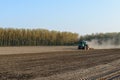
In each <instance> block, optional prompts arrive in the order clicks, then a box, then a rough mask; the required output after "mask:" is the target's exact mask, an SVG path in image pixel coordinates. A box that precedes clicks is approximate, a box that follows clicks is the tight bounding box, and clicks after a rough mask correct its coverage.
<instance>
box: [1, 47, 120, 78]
mask: <svg viewBox="0 0 120 80" xmlns="http://www.w3.org/2000/svg"><path fill="white" fill-rule="evenodd" d="M21 48H22V49H23V48H24V50H22V49H21ZM21 48H20V47H17V48H16V47H14V48H9V47H5V48H0V50H1V51H0V53H1V54H2V55H0V80H80V79H92V80H93V79H98V80H100V79H102V80H106V79H110V80H119V79H120V67H119V66H120V49H100V50H88V51H80V50H75V49H76V48H75V47H69V48H68V47H62V49H60V47H59V48H56V49H55V50H54V49H53V50H51V51H50V52H48V51H49V50H47V49H50V48H46V50H45V49H44V50H45V51H44V52H42V49H39V48H37V49H39V50H37V51H36V52H34V51H35V50H36V49H35V50H34V48H33V47H30V51H31V52H30V53H31V54H29V51H28V52H27V50H29V47H28V48H26V47H21ZM25 48H26V50H25ZM54 48H55V47H54ZM17 49H19V50H17ZM5 50H6V51H5ZM9 51H10V53H9ZM16 51H19V52H16ZM39 51H40V52H39ZM52 51H53V52H52ZM2 52H4V53H2ZM12 52H13V54H12ZM5 53H6V55H3V54H5ZM18 53H19V54H18ZM20 53H21V54H20Z"/></svg>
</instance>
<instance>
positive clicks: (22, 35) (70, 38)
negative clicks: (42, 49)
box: [0, 28, 79, 46]
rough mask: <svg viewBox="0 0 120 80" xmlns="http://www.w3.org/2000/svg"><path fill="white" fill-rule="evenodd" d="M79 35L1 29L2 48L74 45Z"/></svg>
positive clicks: (44, 30) (39, 30)
mask: <svg viewBox="0 0 120 80" xmlns="http://www.w3.org/2000/svg"><path fill="white" fill-rule="evenodd" d="M78 36H79V35H78V34H77V33H71V32H59V31H49V30H46V29H13V28H7V29H4V28H0V46H43V45H74V44H77V42H78Z"/></svg>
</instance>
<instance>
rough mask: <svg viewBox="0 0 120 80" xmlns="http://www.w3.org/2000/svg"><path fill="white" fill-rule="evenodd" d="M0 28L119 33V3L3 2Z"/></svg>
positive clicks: (86, 0)
mask: <svg viewBox="0 0 120 80" xmlns="http://www.w3.org/2000/svg"><path fill="white" fill-rule="evenodd" d="M0 27H1V28H26V29H28V28H29V29H37V28H41V29H48V30H56V31H69V32H75V33H79V34H80V35H85V34H91V33H101V32H103V33H106V32H120V0H0Z"/></svg>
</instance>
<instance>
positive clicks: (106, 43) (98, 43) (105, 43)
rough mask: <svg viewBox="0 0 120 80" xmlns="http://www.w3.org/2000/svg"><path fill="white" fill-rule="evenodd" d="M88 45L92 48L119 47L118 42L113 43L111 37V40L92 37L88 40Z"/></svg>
mask: <svg viewBox="0 0 120 80" xmlns="http://www.w3.org/2000/svg"><path fill="white" fill-rule="evenodd" d="M88 45H89V47H91V48H94V49H113V48H120V44H117V45H116V44H115V40H114V39H111V40H106V41H105V40H101V41H99V40H97V39H93V40H91V41H88Z"/></svg>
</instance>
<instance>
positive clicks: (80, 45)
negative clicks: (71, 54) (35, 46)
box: [78, 40, 89, 50]
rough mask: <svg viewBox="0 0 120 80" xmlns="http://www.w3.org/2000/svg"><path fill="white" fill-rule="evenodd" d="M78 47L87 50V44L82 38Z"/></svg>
mask: <svg viewBox="0 0 120 80" xmlns="http://www.w3.org/2000/svg"><path fill="white" fill-rule="evenodd" d="M78 49H81V50H89V46H88V44H87V42H86V41H84V40H82V41H80V42H79V45H78Z"/></svg>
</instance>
